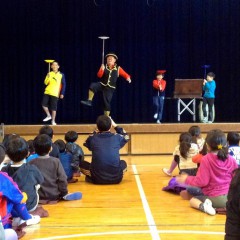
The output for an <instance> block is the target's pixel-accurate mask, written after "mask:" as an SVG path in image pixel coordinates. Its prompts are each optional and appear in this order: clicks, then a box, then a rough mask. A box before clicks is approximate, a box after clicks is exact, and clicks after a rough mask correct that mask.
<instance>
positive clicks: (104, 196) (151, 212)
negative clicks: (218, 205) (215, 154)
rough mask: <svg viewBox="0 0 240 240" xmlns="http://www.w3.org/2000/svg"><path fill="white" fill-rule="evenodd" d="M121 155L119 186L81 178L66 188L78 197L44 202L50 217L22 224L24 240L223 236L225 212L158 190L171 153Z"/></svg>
mask: <svg viewBox="0 0 240 240" xmlns="http://www.w3.org/2000/svg"><path fill="white" fill-rule="evenodd" d="M122 159H125V160H126V161H127V162H128V172H127V173H126V174H125V176H124V180H123V182H122V183H121V184H119V185H103V186H101V185H92V184H90V183H86V182H85V181H84V177H83V176H82V177H80V178H79V181H78V183H74V184H70V185H69V191H71V192H73V191H81V192H82V193H83V198H82V200H79V201H71V202H67V201H65V202H60V203H58V204H56V205H45V206H44V208H45V209H47V210H48V211H49V214H50V216H49V217H48V218H42V219H41V223H40V224H38V225H35V226H29V227H27V228H26V229H25V231H26V232H27V234H26V235H25V237H24V238H23V240H30V239H31V240H40V239H41V240H43V239H93V240H95V239H105V240H106V239H125V240H126V239H144V240H148V239H154V240H155V239H156V240H157V239H161V240H170V239H171V240H183V239H184V240H185V239H187V240H199V239H201V240H205V239H208V240H219V239H224V224H225V215H216V216H209V215H207V214H204V213H202V212H200V211H197V210H195V209H192V208H190V207H189V203H188V201H186V200H182V199H181V198H180V196H177V195H173V194H170V193H167V192H163V191H162V187H164V186H166V185H167V183H168V181H169V179H170V178H169V177H167V176H165V175H164V174H163V173H162V171H161V169H162V167H168V166H169V164H170V162H171V156H170V155H168V156H159V155H148V156H143V155H140V156H122ZM87 160H90V156H89V157H87ZM175 173H177V171H176V172H175Z"/></svg>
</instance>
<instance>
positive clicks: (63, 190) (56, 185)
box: [29, 134, 82, 203]
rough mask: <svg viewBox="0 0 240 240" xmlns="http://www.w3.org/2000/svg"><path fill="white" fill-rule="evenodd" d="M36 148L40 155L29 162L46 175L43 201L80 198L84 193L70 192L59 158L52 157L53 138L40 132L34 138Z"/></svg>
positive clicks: (41, 197) (43, 185)
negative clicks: (50, 154)
mask: <svg viewBox="0 0 240 240" xmlns="http://www.w3.org/2000/svg"><path fill="white" fill-rule="evenodd" d="M34 148H35V151H36V153H37V154H38V155H39V157H38V158H35V159H33V160H32V161H31V162H29V164H32V165H35V166H36V167H37V168H38V169H39V170H40V172H41V173H42V175H43V177H44V182H43V183H42V184H41V188H40V189H39V191H38V193H39V197H40V200H43V201H40V202H42V203H48V202H51V201H52V202H56V201H58V200H61V199H62V200H78V199H81V198H82V193H80V192H75V193H68V189H67V176H66V174H65V172H64V169H63V167H62V164H61V162H60V160H59V159H58V158H55V157H50V156H49V153H50V151H51V148H52V139H51V138H50V137H49V136H48V135H46V134H40V135H38V136H37V137H36V138H35V139H34Z"/></svg>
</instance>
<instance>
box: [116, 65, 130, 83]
mask: <svg viewBox="0 0 240 240" xmlns="http://www.w3.org/2000/svg"><path fill="white" fill-rule="evenodd" d="M119 76H121V77H123V78H125V79H126V80H127V81H128V82H129V83H131V76H130V75H129V74H127V73H126V72H125V71H124V70H123V69H122V68H121V67H119Z"/></svg>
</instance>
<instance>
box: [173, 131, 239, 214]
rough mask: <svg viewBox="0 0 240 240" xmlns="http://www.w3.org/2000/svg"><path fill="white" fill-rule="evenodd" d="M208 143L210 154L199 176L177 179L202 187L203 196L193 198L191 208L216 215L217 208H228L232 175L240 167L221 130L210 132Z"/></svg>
mask: <svg viewBox="0 0 240 240" xmlns="http://www.w3.org/2000/svg"><path fill="white" fill-rule="evenodd" d="M206 143H207V148H208V154H207V155H205V156H204V157H203V158H202V160H201V164H200V167H199V169H198V172H197V175H196V176H188V175H187V174H182V175H180V176H179V177H177V181H178V182H179V183H185V184H187V185H190V186H195V187H200V188H201V190H202V192H203V195H200V196H195V197H193V198H191V199H190V206H191V207H193V208H196V209H199V210H200V211H203V212H206V213H207V214H209V215H215V214H216V210H215V208H223V207H226V202H227V194H228V189H229V185H230V182H231V179H232V173H233V171H234V170H235V169H236V168H237V167H238V165H237V163H236V160H235V159H234V158H232V157H231V156H230V155H228V148H227V139H226V136H225V134H224V133H223V132H222V131H221V130H212V131H210V132H209V133H208V134H207V138H206Z"/></svg>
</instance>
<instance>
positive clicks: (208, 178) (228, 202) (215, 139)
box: [162, 126, 240, 239]
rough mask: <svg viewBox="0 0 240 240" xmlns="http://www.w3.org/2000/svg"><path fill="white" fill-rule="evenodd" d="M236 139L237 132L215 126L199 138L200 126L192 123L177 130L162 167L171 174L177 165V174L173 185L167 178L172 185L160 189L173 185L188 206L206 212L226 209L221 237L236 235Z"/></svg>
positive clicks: (239, 151) (239, 218) (239, 174)
mask: <svg viewBox="0 0 240 240" xmlns="http://www.w3.org/2000/svg"><path fill="white" fill-rule="evenodd" d="M239 140H240V136H239V134H238V133H237V132H229V133H228V134H227V137H226V135H225V133H223V132H222V131H221V130H219V129H215V130H212V131H209V132H208V133H207V136H206V139H203V138H202V137H201V132H200V128H199V127H198V126H192V127H191V128H190V129H189V131H188V132H186V133H182V134H180V138H179V144H178V145H177V147H176V148H175V150H174V153H173V160H172V163H171V165H170V167H169V168H163V169H162V170H163V172H164V173H165V174H166V175H167V176H172V173H173V170H174V169H175V168H176V167H177V166H178V168H179V175H178V176H176V177H174V178H173V179H172V180H174V181H175V185H173V184H172V183H173V181H172V180H171V181H170V182H169V183H171V185H172V186H171V187H166V188H164V189H163V190H171V191H172V190H173V188H174V187H176V186H177V189H178V190H179V189H180V190H179V192H180V195H181V197H182V198H183V199H188V200H190V206H191V207H193V208H195V209H198V210H200V211H202V212H205V213H207V214H209V215H215V214H216V210H218V209H220V210H221V211H223V209H226V213H227V220H226V237H225V239H240V228H239V226H240V225H239V223H240V214H239V207H240V202H239V199H240V197H239V196H240V195H239V193H240V188H239V179H240V171H239V166H240V165H239V159H240V146H239ZM175 192H176V191H175Z"/></svg>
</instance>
